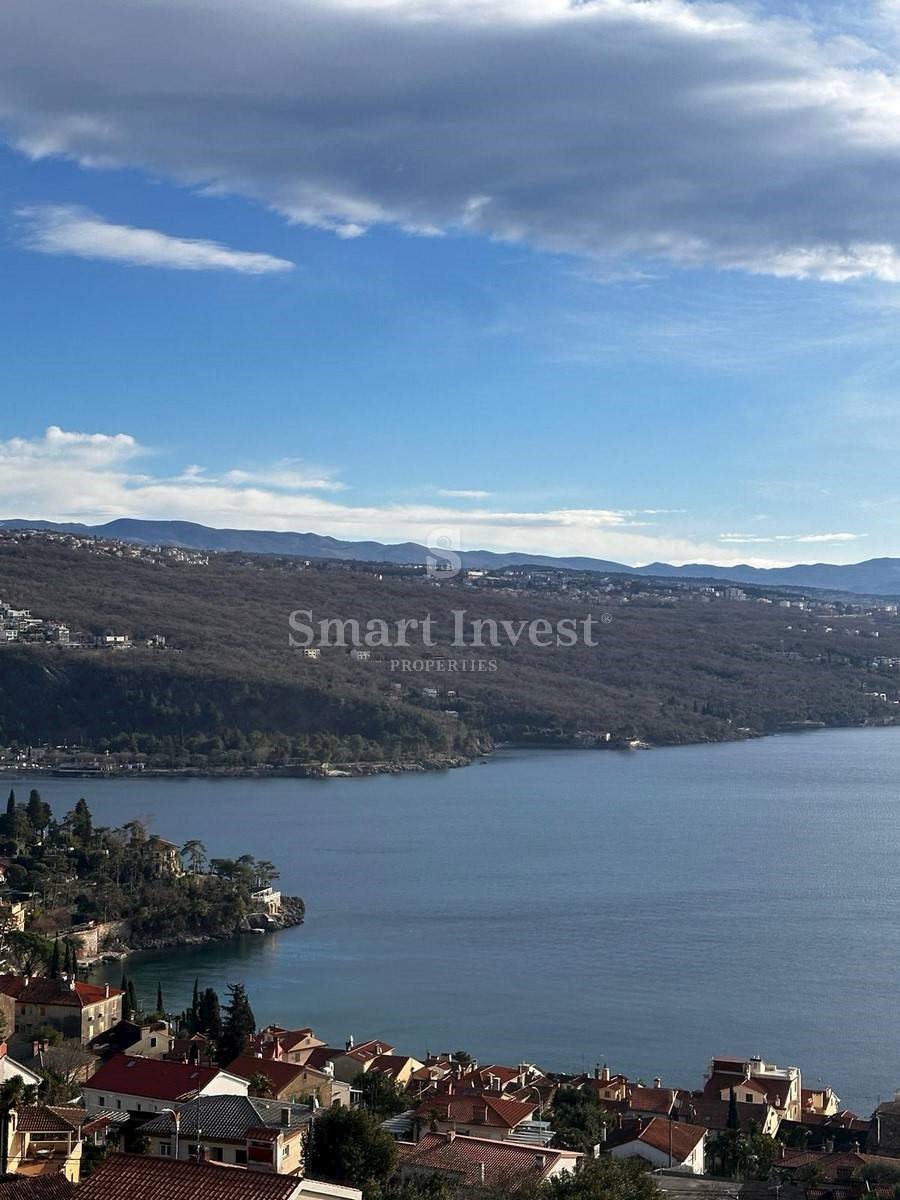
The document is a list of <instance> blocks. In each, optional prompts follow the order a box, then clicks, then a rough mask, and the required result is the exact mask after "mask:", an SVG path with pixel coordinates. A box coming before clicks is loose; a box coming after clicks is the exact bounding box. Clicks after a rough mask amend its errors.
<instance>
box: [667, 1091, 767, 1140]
mask: <svg viewBox="0 0 900 1200" xmlns="http://www.w3.org/2000/svg"><path fill="white" fill-rule="evenodd" d="M735 1108H736V1109H737V1116H738V1128H739V1129H743V1130H748V1129H749V1128H750V1126H751V1125H753V1126H755V1127H756V1128H757V1129H758V1130H759V1132H760V1133H765V1134H768V1135H769V1136H770V1137H774V1136H775V1135H776V1133H777V1132H778V1130H779V1128H780V1127H781V1118H780V1117H779V1115H778V1113H777V1112H776V1111H775V1109H774V1108H772V1106H771V1104H766V1105H759V1104H743V1103H741V1102H739V1101H737V1100H736V1101H735ZM730 1113H731V1103H730V1101H728V1100H719V1099H713V1100H708V1099H707V1098H706V1097H705V1096H703V1095H700V1094H698V1095H692V1096H683V1097H682V1098H681V1100H680V1102H679V1105H678V1120H679V1121H686V1122H687V1123H688V1124H689V1125H702V1126H703V1127H704V1129H715V1130H720V1129H727V1128H728V1119H729V1115H730Z"/></svg>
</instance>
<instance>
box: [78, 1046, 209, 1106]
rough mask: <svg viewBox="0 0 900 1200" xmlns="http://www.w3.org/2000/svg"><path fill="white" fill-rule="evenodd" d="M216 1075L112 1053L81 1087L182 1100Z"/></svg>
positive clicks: (162, 1060)
mask: <svg viewBox="0 0 900 1200" xmlns="http://www.w3.org/2000/svg"><path fill="white" fill-rule="evenodd" d="M218 1074H219V1068H218V1067H197V1066H194V1064H193V1063H180V1062H172V1061H171V1060H169V1059H165V1058H136V1057H134V1058H133V1057H131V1056H130V1055H127V1054H115V1055H113V1057H112V1058H109V1059H107V1060H106V1062H105V1063H103V1065H102V1066H100V1067H98V1069H97V1070H96V1071H95V1072H94V1074H93V1075H92V1076H91V1077H90V1079H88V1080H87V1081H86V1082H85V1084H84V1086H85V1087H86V1088H92V1089H93V1090H94V1091H100V1092H121V1093H122V1094H123V1095H126V1096H150V1097H151V1098H152V1099H154V1100H182V1099H187V1098H188V1097H189V1096H191V1095H193V1094H195V1093H196V1092H198V1091H200V1090H201V1089H202V1088H205V1087H206V1085H207V1084H208V1083H210V1082H211V1081H212V1080H213V1079H215V1078H216V1076H217V1075H218Z"/></svg>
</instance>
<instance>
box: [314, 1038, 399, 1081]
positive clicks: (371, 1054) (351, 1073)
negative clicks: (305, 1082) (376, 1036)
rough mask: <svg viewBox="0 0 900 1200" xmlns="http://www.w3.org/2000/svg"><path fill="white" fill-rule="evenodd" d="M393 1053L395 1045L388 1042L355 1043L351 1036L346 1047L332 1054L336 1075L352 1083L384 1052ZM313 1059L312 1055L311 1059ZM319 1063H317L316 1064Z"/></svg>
mask: <svg viewBox="0 0 900 1200" xmlns="http://www.w3.org/2000/svg"><path fill="white" fill-rule="evenodd" d="M393 1053H394V1047H393V1046H389V1045H388V1044H387V1042H381V1041H378V1040H373V1041H369V1042H360V1043H359V1045H355V1044H354V1042H353V1038H349V1039H348V1040H347V1045H346V1046H345V1048H344V1049H343V1050H338V1051H337V1052H334V1053H333V1054H332V1056H331V1064H332V1067H333V1069H334V1077H335V1079H339V1080H342V1081H343V1082H344V1083H352V1082H353V1080H354V1079H355V1078H356V1077H357V1075H359V1074H360V1072H361V1071H368V1069H369V1068H370V1067H371V1065H372V1063H373V1062H374V1061H375V1059H377V1058H380V1057H381V1056H382V1055H383V1054H393ZM312 1059H313V1056H312V1055H311V1056H310V1059H309V1061H312ZM318 1065H319V1064H318V1063H316V1066H318Z"/></svg>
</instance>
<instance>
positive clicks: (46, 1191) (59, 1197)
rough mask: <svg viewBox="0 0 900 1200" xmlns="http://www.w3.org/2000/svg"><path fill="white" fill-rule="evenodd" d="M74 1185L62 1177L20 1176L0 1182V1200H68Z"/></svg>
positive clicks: (72, 1194)
mask: <svg viewBox="0 0 900 1200" xmlns="http://www.w3.org/2000/svg"><path fill="white" fill-rule="evenodd" d="M74 1195H75V1184H74V1183H69V1181H68V1179H66V1177H65V1176H64V1175H60V1174H56V1175H34V1176H31V1177H29V1176H27V1175H20V1176H18V1177H17V1178H15V1179H4V1180H0V1200H70V1198H71V1197H73V1196H74Z"/></svg>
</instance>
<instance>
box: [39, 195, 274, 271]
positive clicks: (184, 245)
mask: <svg viewBox="0 0 900 1200" xmlns="http://www.w3.org/2000/svg"><path fill="white" fill-rule="evenodd" d="M17 216H18V217H19V218H20V219H21V221H22V222H23V225H24V234H23V238H22V241H23V244H24V245H25V246H27V247H28V249H29V250H38V251H40V253H41V254H72V255H75V256H76V257H77V258H100V259H106V260H107V261H109V262H121V263H127V264H128V265H129V266H135V267H170V268H172V269H174V270H176V271H237V272H239V273H240V274H243V275H269V274H272V273H273V272H281V271H290V270H293V267H294V264H293V263H292V262H288V261H287V259H284V258H275V257H273V256H272V255H271V254H253V253H249V252H248V251H246V250H231V249H229V248H228V247H227V246H222V245H220V244H219V243H218V242H210V241H205V240H203V239H196V238H180V237H171V236H170V235H169V234H167V233H160V232H159V231H158V230H156V229H135V228H134V227H133V226H131V225H113V224H111V223H110V222H109V221H105V220H104V219H103V218H102V217H98V216H96V215H95V214H94V213H92V212H89V211H88V210H87V209H84V208H77V207H74V206H73V205H68V204H47V205H36V206H33V207H28V208H21V209H19V210H18V213H17Z"/></svg>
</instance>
